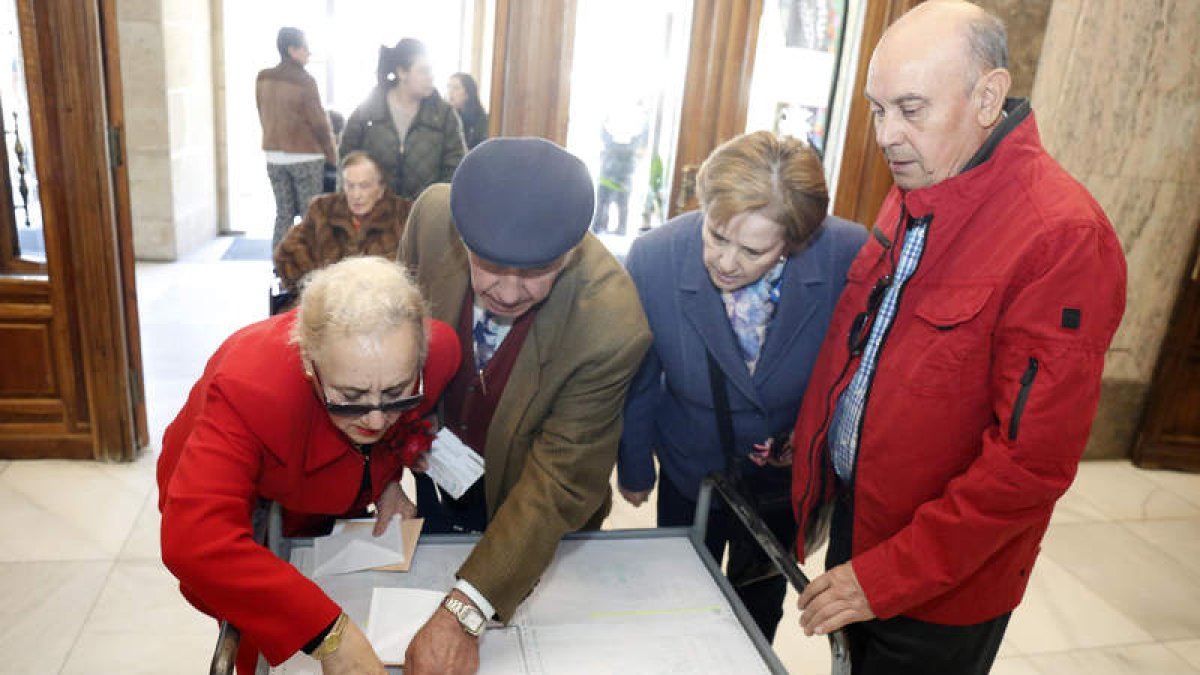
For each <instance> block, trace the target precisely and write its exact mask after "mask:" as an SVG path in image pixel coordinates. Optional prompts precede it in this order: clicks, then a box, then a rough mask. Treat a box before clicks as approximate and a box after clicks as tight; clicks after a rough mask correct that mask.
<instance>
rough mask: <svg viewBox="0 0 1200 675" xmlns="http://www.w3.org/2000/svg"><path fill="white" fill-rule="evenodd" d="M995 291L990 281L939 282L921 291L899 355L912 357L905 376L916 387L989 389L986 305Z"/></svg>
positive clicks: (954, 391) (975, 393)
mask: <svg viewBox="0 0 1200 675" xmlns="http://www.w3.org/2000/svg"><path fill="white" fill-rule="evenodd" d="M991 296H992V288H991V287H990V286H956V287H941V288H937V289H932V290H930V291H927V292H926V293H924V294H923V296H922V297H921V300H920V302H918V304H917V305H916V307H915V308H914V309H913V314H914V316H915V320H914V321H913V323H912V325H911V326H910V332H909V335H907V336H906V339H905V343H906V345H908V346H906V348H905V349H904V352H905V355H904V356H903V357H902V358H901V360H909V361H910V363H911V366H910V368H909V369H908V376H907V377H906V378H905V380H906V383H907V386H908V389H909V390H910V391H911V392H912V393H914V394H918V395H923V396H939V397H944V396H955V397H962V396H966V397H968V398H977V397H980V396H985V395H986V394H987V392H988V385H987V382H988V369H989V367H990V365H989V364H990V362H991V358H990V355H991V333H992V331H991V327H992V321H990V320H989V319H988V312H987V311H985V309H986V308H987V306H988V300H989V299H990V298H991ZM893 356H895V355H893Z"/></svg>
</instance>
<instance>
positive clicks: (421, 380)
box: [312, 363, 425, 417]
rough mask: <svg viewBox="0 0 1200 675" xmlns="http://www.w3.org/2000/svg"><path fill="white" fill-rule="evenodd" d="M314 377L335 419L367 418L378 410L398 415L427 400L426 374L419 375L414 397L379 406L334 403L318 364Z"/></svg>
mask: <svg viewBox="0 0 1200 675" xmlns="http://www.w3.org/2000/svg"><path fill="white" fill-rule="evenodd" d="M312 367H313V376H314V377H315V378H316V380H317V388H318V389H320V390H321V400H322V402H323V403H324V404H325V409H326V410H328V411H329V414H330V415H333V416H335V417H365V416H367V415H370V414H371V413H373V412H375V411H376V410H378V411H379V412H381V413H384V414H387V413H396V412H408V411H409V410H412V409H414V408H416V407H417V406H419V405H421V401H423V400H425V376H424V373H417V393H415V394H413V395H412V396H403V397H401V398H398V399H396V400H394V401H380V402H379V403H378V404H373V405H367V404H365V403H334V402H333V401H330V400H329V397H328V396H327V395H326V394H325V384H324V383H323V382H321V371H319V370H317V364H316V363H313V364H312Z"/></svg>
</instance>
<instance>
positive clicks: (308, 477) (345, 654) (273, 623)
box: [158, 258, 461, 675]
mask: <svg viewBox="0 0 1200 675" xmlns="http://www.w3.org/2000/svg"><path fill="white" fill-rule="evenodd" d="M425 307H426V305H425V302H424V300H423V299H422V298H421V295H420V292H419V291H418V290H417V288H416V286H414V285H413V283H412V282H411V281H410V280H409V278H408V276H407V275H406V274H405V272H404V270H403V269H402V268H401V267H399V266H397V265H396V264H395V263H392V262H390V261H387V260H384V259H382V258H350V259H347V260H344V261H342V262H340V263H337V264H335V265H332V266H330V267H328V268H326V269H324V270H322V271H320V272H318V273H317V274H316V275H314V277H313V279H312V282H311V284H310V285H309V287H308V289H307V290H306V292H305V294H304V296H303V298H302V299H301V303H300V306H299V308H297V309H296V310H294V311H291V312H288V313H286V314H280V315H277V316H274V317H272V318H270V319H267V320H266V321H262V322H259V323H256V324H252V325H250V326H248V327H246V328H243V329H242V330H240V331H238V332H237V333H235V334H234V335H232V336H231V337H230V338H229V339H228V340H226V341H225V343H224V344H223V345H221V347H220V348H219V349H218V350H217V352H216V354H214V355H213V357H212V358H211V359H210V360H209V362H208V365H207V367H206V368H205V371H204V374H203V375H202V376H201V378H200V381H199V382H197V383H196V385H195V387H193V389H192V392H191V395H190V396H189V398H188V401H187V403H186V405H185V406H184V408H183V410H182V411H180V413H179V416H178V417H176V418H175V421H174V422H172V423H171V425H170V426H169V427H168V428H167V431H166V434H165V435H164V437H163V449H162V456H161V458H160V459H159V463H158V485H159V494H160V497H159V508H160V510H161V511H162V514H163V523H162V554H163V562H164V563H166V565H167V567H168V568H169V569H170V570H171V571H172V572H173V573H174V574H175V576H176V577H178V578H179V582H180V589H181V591H182V592H183V594H184V596H185V597H187V599H188V600H189V601H190V602H191V603H192V604H193V605H195V606H196V607H197V608H199V609H200V610H201V611H204V612H206V613H208V614H210V615H212V616H215V617H219V618H223V619H228V620H229V621H230V622H232V623H233V624H234V625H235V626H237V627H238V628H239V629H241V632H242V649H241V651H240V652H239V654H238V671H239V672H240V673H249V672H253V669H254V666H253V664H254V661H255V660H256V659H257V652H258V651H260V650H261V651H262V653H263V654H264V655H265V656H266V658H267V660H268V661H270V662H271V663H273V664H278V663H280V662H282V661H284V660H286V659H287V658H289V657H291V656H292V655H293V654H295V653H296V652H297V651H300V650H304V651H306V652H307V653H309V654H311V655H313V656H314V657H315V658H318V659H319V660H320V662H321V667H322V669H323V671H324V672H325V673H326V675H330V674H332V673H360V672H361V673H383V672H384V670H383V666H382V665H381V664H380V662H379V660H378V658H377V657H376V656H375V653H374V651H373V650H372V649H371V646H370V644H368V642H367V640H366V637H365V636H364V635H363V633H362V632H361V630H360V629H359V628H358V627H357V626H355V625H354V623H353V622H352V621H349V620H348V619H347V618H346V616H345V615H344V614H343V613H342V610H341V608H340V607H338V606H337V605H336V604H335V603H334V602H333V601H332V600H331V599H330V598H329V597H328V596H326V595H325V593H324V592H323V591H321V589H320V588H319V587H317V585H316V584H314V583H313V582H312V581H311V580H309V579H308V578H306V577H304V576H303V575H302V574H300V573H299V572H298V571H297V570H296V569H295V568H294V567H292V566H291V565H290V564H288V563H287V562H286V561H284V560H281V559H279V558H277V557H275V556H274V555H273V554H272V553H271V552H270V551H269V550H267V549H266V548H263V547H262V546H259V545H258V544H256V543H254V541H253V540H252V537H251V524H250V514H251V511H252V510H253V508H254V505H255V503H256V502H257V500H259V499H269V500H273V501H276V502H279V503H280V504H281V505H282V506H283V508H284V509H285V519H284V521H285V530H288V531H287V532H285V533H288V534H314V533H319V532H321V531H322V530H325V531H327V530H328V529H329V527H330V526H331V525H332V521H333V519H334V518H335V517H338V516H354V515H361V514H363V513H364V511H365V508H366V507H367V505H368V504H372V503H373V504H375V506H376V513H377V520H376V528H375V529H376V534H377V535H378V534H381V533H382V531H383V529H384V528H385V527H386V525H387V522H388V521H389V520H391V518H392V517H393V516H394V515H395V514H397V513H405V514H409V515H411V514H412V512H413V511H414V509H413V506H412V503H411V502H410V501H409V500H408V498H407V497H406V496H405V495H404V494H403V492H402V491H401V490H400V486H399V482H398V481H399V479H400V476H401V473H402V471H403V467H404V466H405V465H407V464H411V463H412V462H413V461H414V460H415V458H416V456H417V455H418V454H419V453H421V452H423V451H424V450H427V449H428V447H429V443H430V437H429V435H428V432H427V428H426V425H425V423H424V422H423V421H422V420H423V417H424V416H425V415H427V414H428V413H429V412H430V411H431V410H432V408H433V405H434V403H435V401H436V400H437V398H438V396H439V395H440V394H441V392H442V390H443V388H444V387H445V385H446V383H447V382H448V381H449V379H450V378H451V376H453V374H454V373H455V372H457V370H458V365H459V364H458V361H459V358H460V351H461V350H460V349H459V347H458V344H457V339H456V337H455V335H454V331H453V330H452V329H451V328H450V327H449V326H447V325H445V324H443V323H440V322H437V321H433V320H431V319H429V318H428V317H427V316H426V309H425Z"/></svg>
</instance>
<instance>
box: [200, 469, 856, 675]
mask: <svg viewBox="0 0 1200 675" xmlns="http://www.w3.org/2000/svg"><path fill="white" fill-rule="evenodd" d="M714 490H716V492H717V494H718V495H719V496H720V497H721V499H722V500H723V501H724V502H725V503H726V504H727V505H728V507H729V508H730V509H731V510H732V512H733V513H734V514H735V515H737V516H738V519H739V520H740V521H741V522H742V523H743V524H744V525H745V526H746V528H747V529H748V530H749V532H750V533H751V535H752V536H753V537H754V539H755V540H756V541H757V542H758V544H759V545H760V546H761V547H762V548H763V550H764V551H766V553H767V555H768V556H769V557H770V558H771V561H772V562H773V563H774V565H775V567H776V568H777V569H778V570H779V571H780V573H781V574H783V575H784V577H785V578H786V579H787V580H788V582H789V583H790V584H791V585H792V586H793V587H794V588H795V589H796V591H797V592H801V591H803V590H804V588H805V586H807V585H808V583H809V582H808V578H807V577H806V576H805V575H804V573H803V572H802V571H801V570H800V568H799V566H798V565H796V563H795V561H794V559H792V557H791V555H790V553H788V552H787V551H786V550H785V549H784V548H783V546H782V545H780V544H779V542H778V540H776V539H775V537H774V535H772V534H771V532H770V530H768V529H767V528H766V525H765V524H764V523H763V522H762V520H761V519H760V518H759V517H758V515H757V514H756V513H755V512H754V511H753V509H752V508H751V507H750V505H749V504H748V502H747V501H746V500H745V499H744V498H743V497H742V496H741V495H740V494H739V493H738V492H737V491H736V489H734V488H733V486H732V485H730V484H729V482H728V481H727V480H726V479H725V478H724V477H723V476H721V475H719V474H714V475H712V476H710V477H709V478H707V479H705V481H704V483H703V485H702V486H701V489H700V495H699V499H698V501H697V504H696V518H695V521H694V523H693V525H692V526H691V527H690V528H685V527H667V528H646V529H630V530H604V531H593V532H577V533H573V534H569V535H567V536H566V537H564V540H567V541H570V540H605V539H612V540H636V539H661V538H675V537H686V538H687V539H688V541H689V542H690V543H691V544H692V548H693V550H694V551H695V553H696V555H697V556H699V558H700V560H701V562H702V563H703V565H704V567H705V569H706V570H708V573H709V575H710V577H711V578H712V580H713V582H714V583H715V584H716V585H717V587H718V588H719V589H720V590H721V594H722V595H723V596H724V597H725V599H726V601H728V602H729V606H730V607H731V608H732V609H733V612H734V615H735V616H736V617H737V619H738V622H739V623H740V624H741V626H742V629H743V630H745V631H746V634H747V635H748V636H749V638H750V640H751V642H752V643H753V644H754V647H755V649H756V650H757V651H758V653H759V655H760V656H761V657H762V659H763V662H764V664H765V665H766V666H767V668H768V669H769V670H770V671H771V672H772V673H779V674H783V675H787V669H785V668H784V667H783V664H782V663H781V662H780V661H779V657H778V656H777V655H776V654H775V652H774V650H773V649H772V648H771V645H770V643H768V642H767V640H766V638H765V637H764V636H763V634H762V631H760V630H759V629H758V625H757V624H756V623H755V622H754V620H753V618H751V616H750V614H749V612H748V611H747V610H746V607H745V606H744V605H743V604H742V602H741V600H740V598H738V595H737V592H736V591H735V590H734V589H733V587H732V586H731V585H730V583H729V580H728V579H726V578H725V575H724V573H723V572H722V570H721V565H720V562H719V561H717V560H714V559H713V557H712V554H711V553H710V552H709V550H708V547H707V546H705V544H704V535H705V533H706V531H707V528H708V513H709V507H710V505H711V504H712V493H713V491H714ZM254 530H255V540H256V541H258V542H260V543H262V544H263V545H265V546H267V547H268V548H269V549H270V550H271V551H272V552H274V553H275V554H276V555H277V556H279V557H281V558H283V559H284V560H290V559H291V551H292V548H293V547H297V546H309V545H311V541H312V540H311V539H287V538H284V537H283V536H282V535H281V532H282V514H281V510H280V507H279V505H278V504H270V506H269V507H266V506H260V508H259V509H256V511H255V517H254ZM480 536H481V535H478V534H435V535H422V537H421V540H422V542H423V543H425V544H427V545H435V546H436V545H438V544H474V543H475V542H477V541H478V540H479V537H480ZM389 574H395V573H389ZM240 638H241V636H240V633H239V632H238V630H237V628H236V627H234V626H233V625H232V624H230V623H229V622H227V621H221V629H220V633H219V635H218V638H217V645H216V649H215V650H214V653H213V659H212V662H211V664H210V670H209V672H210V673H211V674H212V675H230V674H231V673H233V670H234V663H235V661H236V658H237V650H238V644H239V642H240ZM829 643H830V648H831V650H832V670H831V675H850V658H849V651H848V649H847V646H846V640H845V635H844V634H843V633H842V631H836V632H835V633H833V634H831V635H830V636H829ZM268 670H269V665H268V664H267V662H266V660H265V659H263V658H262V656H261V655H260V656H259V661H258V667H257V669H256V672H257V673H259V674H262V675H265V674H266V673H267V672H268Z"/></svg>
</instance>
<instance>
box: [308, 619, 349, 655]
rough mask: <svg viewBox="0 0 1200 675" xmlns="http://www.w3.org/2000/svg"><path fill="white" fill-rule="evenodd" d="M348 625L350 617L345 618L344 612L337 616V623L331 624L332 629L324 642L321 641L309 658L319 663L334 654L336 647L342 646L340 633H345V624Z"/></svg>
mask: <svg viewBox="0 0 1200 675" xmlns="http://www.w3.org/2000/svg"><path fill="white" fill-rule="evenodd" d="M348 623H350V617H348V616H346V613H345V612H342V613H341V614H339V615H338V618H337V621H334V622H333V628H330V629H329V634H328V635H326V636H325V639H324V640H321V644H320V646H318V647H317V648H316V649H314V650H313V652H312V654H310V656H312V657H313V659H314V660H317V661H320V660H321V659H323V658H325V657H326V656H329V655H330V654H333V653H334V652H336V651H337V650H338V647H341V646H342V633H344V632H345V631H346V624H348Z"/></svg>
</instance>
